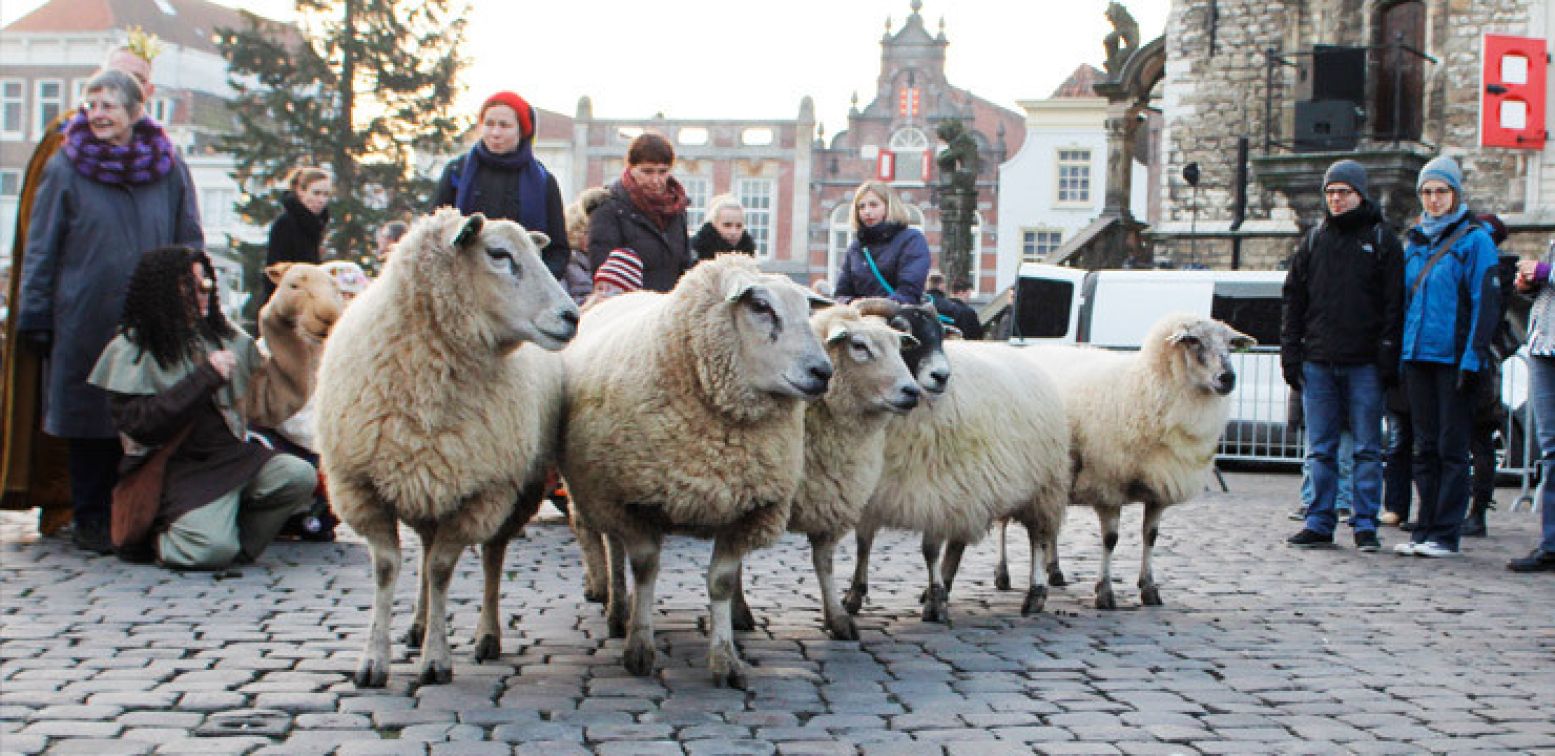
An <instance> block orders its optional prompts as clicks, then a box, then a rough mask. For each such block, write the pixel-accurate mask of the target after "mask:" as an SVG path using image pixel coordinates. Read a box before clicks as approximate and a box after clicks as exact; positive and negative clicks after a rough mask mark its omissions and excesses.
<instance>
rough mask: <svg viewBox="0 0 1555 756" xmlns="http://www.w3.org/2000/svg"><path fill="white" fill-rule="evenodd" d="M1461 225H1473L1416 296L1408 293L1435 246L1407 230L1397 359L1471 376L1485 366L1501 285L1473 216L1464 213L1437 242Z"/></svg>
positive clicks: (1491, 246)
mask: <svg viewBox="0 0 1555 756" xmlns="http://www.w3.org/2000/svg"><path fill="white" fill-rule="evenodd" d="M1463 223H1470V224H1473V226H1472V227H1471V228H1470V229H1469V231H1468V233H1467V234H1465V235H1464V236H1462V237H1461V238H1459V239H1458V240H1457V241H1456V242H1454V243H1453V245H1452V249H1451V250H1449V251H1448V252H1447V254H1445V255H1442V258H1441V260H1439V261H1438V262H1437V263H1436V265H1435V266H1434V267H1432V268H1431V270H1430V272H1429V273H1428V274H1427V275H1426V277H1425V280H1423V281H1422V282H1421V284H1420V290H1419V291H1418V292H1411V291H1410V290H1411V288H1412V287H1413V284H1414V280H1415V278H1416V277H1417V276H1419V275H1420V271H1422V270H1424V269H1425V266H1426V264H1427V263H1428V262H1429V261H1430V259H1431V256H1432V255H1433V254H1435V251H1436V244H1434V243H1432V242H1431V241H1429V240H1427V239H1426V238H1425V237H1424V235H1423V234H1421V233H1420V231H1419V230H1418V228H1416V229H1410V239H1409V246H1408V247H1407V248H1406V249H1405V250H1404V288H1405V292H1404V294H1405V309H1404V338H1403V358H1404V359H1405V360H1406V361H1414V362H1433V363H1439V364H1448V365H1453V364H1456V365H1457V366H1458V369H1459V370H1461V371H1465V372H1470V373H1477V372H1479V371H1480V370H1483V369H1484V368H1485V366H1486V364H1487V363H1488V362H1489V345H1490V336H1491V334H1492V333H1494V332H1495V326H1496V323H1497V315H1498V314H1499V313H1500V312H1501V285H1500V279H1499V278H1498V277H1497V276H1495V275H1494V274H1492V273H1491V271H1492V270H1493V269H1494V268H1495V267H1496V264H1497V262H1498V254H1497V252H1496V244H1495V242H1493V241H1491V239H1490V234H1488V233H1486V231H1485V229H1484V227H1482V226H1480V225H1479V224H1478V222H1477V221H1475V220H1474V214H1473V213H1464V215H1463V218H1462V219H1460V220H1459V221H1458V222H1457V223H1454V224H1453V225H1451V226H1448V227H1447V228H1445V229H1443V230H1442V232H1441V234H1440V235H1439V236H1438V237H1437V239H1438V240H1440V241H1445V240H1447V239H1448V238H1449V237H1451V236H1452V234H1453V232H1454V231H1455V230H1456V229H1457V227H1458V225H1460V224H1463Z"/></svg>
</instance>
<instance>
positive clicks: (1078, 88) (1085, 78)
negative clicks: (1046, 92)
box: [1050, 63, 1107, 97]
mask: <svg viewBox="0 0 1555 756" xmlns="http://www.w3.org/2000/svg"><path fill="white" fill-rule="evenodd" d="M1105 78H1107V75H1106V74H1104V73H1102V72H1101V71H1100V70H1099V69H1097V68H1096V67H1095V66H1093V65H1091V64H1089V63H1081V64H1080V67H1079V68H1076V69H1075V70H1074V73H1072V74H1069V78H1067V79H1065V80H1064V83H1062V84H1059V85H1058V89H1055V90H1053V94H1052V95H1050V96H1051V97H1100V96H1101V95H1098V94H1096V90H1095V89H1094V87H1095V86H1096V84H1097V82H1100V81H1101V80H1103V79H1105Z"/></svg>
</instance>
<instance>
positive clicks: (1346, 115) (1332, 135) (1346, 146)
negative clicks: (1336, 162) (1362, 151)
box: [1295, 100, 1361, 152]
mask: <svg viewBox="0 0 1555 756" xmlns="http://www.w3.org/2000/svg"><path fill="white" fill-rule="evenodd" d="M1360 126H1361V113H1360V109H1359V108H1357V107H1356V105H1355V103H1352V102H1348V101H1346V100H1319V101H1312V100H1302V101H1299V102H1297V103H1296V139H1295V142H1296V151H1297V152H1332V151H1339V150H1353V149H1355V145H1356V144H1358V143H1359V142H1360V131H1361V129H1360Z"/></svg>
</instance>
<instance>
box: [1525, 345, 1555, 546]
mask: <svg viewBox="0 0 1555 756" xmlns="http://www.w3.org/2000/svg"><path fill="white" fill-rule="evenodd" d="M1528 377H1529V380H1530V382H1531V383H1532V386H1531V387H1530V388H1529V390H1528V394H1529V396H1528V398H1529V401H1532V402H1533V423H1534V425H1535V426H1536V429H1537V432H1538V435H1539V464H1540V465H1543V469H1544V478H1543V482H1542V483H1541V484H1540V485H1539V511H1540V513H1541V514H1542V515H1543V516H1544V535H1543V539H1542V540H1540V541H1539V548H1541V549H1544V550H1545V551H1548V552H1550V553H1555V481H1552V480H1551V476H1552V475H1555V357H1531V358H1529V360H1528Z"/></svg>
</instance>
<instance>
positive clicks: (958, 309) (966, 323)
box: [928, 289, 983, 341]
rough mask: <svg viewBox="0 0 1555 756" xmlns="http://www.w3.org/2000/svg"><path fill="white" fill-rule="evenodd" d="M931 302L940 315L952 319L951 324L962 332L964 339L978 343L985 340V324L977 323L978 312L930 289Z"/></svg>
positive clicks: (937, 290)
mask: <svg viewBox="0 0 1555 756" xmlns="http://www.w3.org/2000/svg"><path fill="white" fill-rule="evenodd" d="M928 296H929V301H931V302H933V303H934V309H935V310H936V311H937V312H939V314H941V315H944V316H946V317H948V318H950V324H951V325H953V326H955V327H956V328H957V329H958V330H960V331H961V335H962V337H963V338H966V339H969V340H971V341H977V340H979V339H982V338H983V324H982V323H979V322H977V311H976V310H974V309H972V306H971V305H969V304H967V303H966V302H963V301H961V300H959V299H956V298H954V297H949V296H946V295H945V292H943V291H940V290H939V289H929V293H928Z"/></svg>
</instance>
